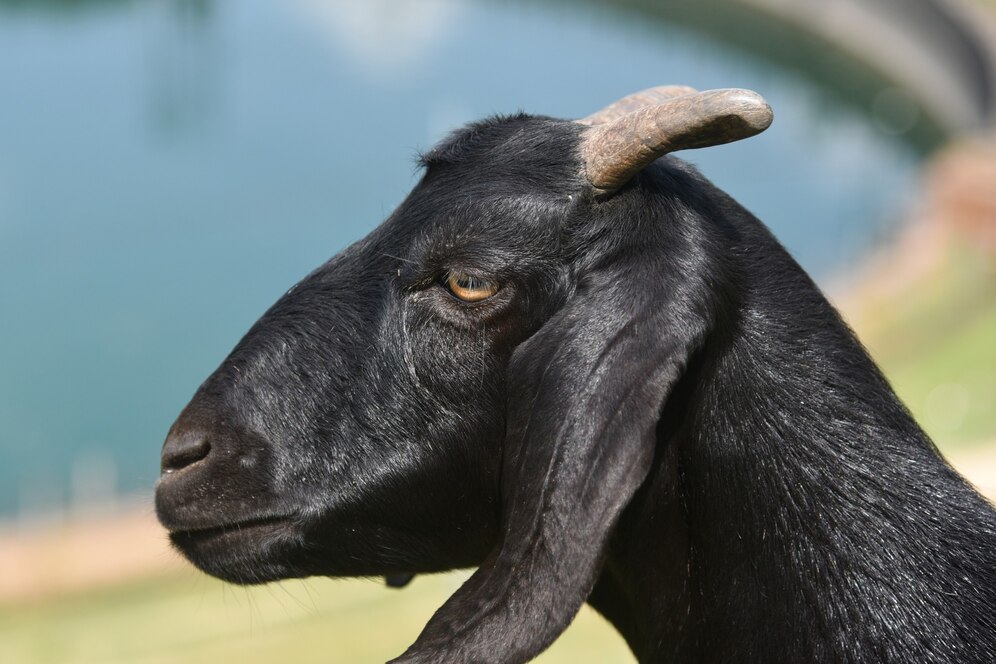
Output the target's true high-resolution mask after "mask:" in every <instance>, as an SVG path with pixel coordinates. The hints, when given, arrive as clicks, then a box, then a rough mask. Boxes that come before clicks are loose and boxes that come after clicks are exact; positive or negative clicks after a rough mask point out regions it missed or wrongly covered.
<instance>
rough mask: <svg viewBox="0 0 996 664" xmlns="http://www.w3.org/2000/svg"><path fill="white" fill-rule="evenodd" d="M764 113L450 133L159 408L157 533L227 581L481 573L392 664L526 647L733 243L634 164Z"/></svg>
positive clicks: (558, 595) (568, 603)
mask: <svg viewBox="0 0 996 664" xmlns="http://www.w3.org/2000/svg"><path fill="white" fill-rule="evenodd" d="M648 104H650V105H649V106H648ZM634 108H636V109H637V110H635V111H634V110H633V109H634ZM768 122H770V109H768V108H767V105H766V104H764V102H763V100H761V99H760V98H759V97H757V96H756V95H753V94H752V93H745V92H743V91H726V92H718V93H715V92H714V93H698V94H694V93H693V91H690V90H689V89H687V88H665V89H657V90H654V91H651V93H650V94H649V95H637V96H635V97H631V98H627V99H624V100H622V102H620V104H619V105H614V106H613V107H610V108H609V109H606V110H605V111H602V112H600V113H599V114H596V115H595V116H591V117H590V118H589V119H588V121H587V122H586V123H575V122H568V121H558V120H553V119H549V118H538V117H530V116H516V117H510V118H501V119H496V120H490V121H486V122H483V123H479V124H476V125H472V126H470V127H468V128H466V129H464V130H461V131H459V132H457V133H456V134H454V135H453V136H451V137H450V138H449V139H448V140H447V141H445V142H444V143H443V144H442V145H440V146H439V147H437V148H436V149H435V150H434V151H433V152H431V153H430V154H429V155H428V156H427V157H426V159H425V160H424V161H425V166H426V172H425V175H424V177H423V178H422V180H421V181H420V182H419V184H418V185H417V186H416V187H415V189H414V190H413V191H412V193H411V194H410V195H409V197H408V198H407V199H406V200H405V201H404V202H403V203H402V205H401V206H400V207H399V208H398V210H396V211H395V212H394V214H392V216H391V217H390V218H389V219H388V220H387V221H386V222H384V224H383V225H382V226H380V227H379V228H378V229H377V230H375V231H374V232H373V233H372V234H371V235H370V236H368V237H367V238H365V239H364V240H362V241H360V242H359V243H357V244H355V245H353V246H352V247H350V248H348V249H347V250H346V251H344V252H343V253H342V254H340V255H339V256H337V257H335V258H334V259H332V260H331V261H330V262H329V263H327V264H326V265H324V266H322V267H321V268H319V269H318V270H317V271H316V272H314V273H312V274H311V275H310V276H308V277H307V278H305V279H304V280H303V281H302V282H301V283H300V284H298V285H297V286H296V287H295V288H293V289H292V290H291V291H289V292H288V293H287V294H286V295H285V296H284V297H283V298H282V299H281V300H279V301H278V302H277V303H276V304H275V305H274V306H273V308H272V309H271V310H270V311H269V312H267V313H266V314H265V315H264V316H263V318H262V319H260V321H259V322H257V323H256V325H255V326H254V327H253V328H252V329H251V330H250V331H249V333H248V334H247V335H246V337H245V338H244V339H243V340H242V341H241V342H240V344H239V345H238V346H237V347H236V348H235V350H234V351H233V352H232V354H231V355H230V356H229V357H228V358H227V359H226V360H225V362H224V363H223V364H222V366H221V367H220V368H219V369H218V370H217V371H216V372H215V373H214V374H213V375H212V376H211V377H210V378H208V380H207V381H206V382H205V383H204V385H203V386H202V387H201V388H200V390H199V391H198V392H197V394H196V395H195V396H194V399H193V401H192V402H191V403H190V405H189V406H187V408H186V409H185V410H184V411H183V413H181V415H180V417H179V419H178V420H177V422H176V424H174V426H173V428H172V430H171V432H170V434H169V437H168V438H167V441H166V443H165V445H164V448H163V457H162V465H163V475H162V478H161V479H160V482H159V485H158V487H157V492H156V505H157V511H158V514H159V518H160V520H161V521H162V522H163V524H164V525H166V527H167V528H168V529H169V530H170V531H171V539H172V541H173V543H174V544H175V545H176V546H177V548H179V549H180V550H181V551H182V552H183V553H184V554H185V555H186V556H187V557H188V558H190V559H191V560H192V561H193V562H194V563H195V564H196V565H198V566H199V567H201V568H202V569H204V570H205V571H207V572H209V573H211V574H214V575H216V576H219V577H222V578H225V579H229V580H232V581H236V582H258V581H265V580H269V579H275V578H280V577H289V576H306V575H315V574H325V575H372V574H395V573H408V572H422V571H434V570H442V569H449V568H453V567H460V566H469V565H476V564H480V565H481V568H480V569H479V570H478V572H477V573H475V574H474V576H472V577H471V579H470V580H469V581H468V582H467V583H466V584H465V585H464V586H463V587H462V588H461V589H460V590H459V591H458V592H457V593H456V594H455V595H454V596H453V597H452V598H450V600H449V601H448V602H447V604H446V606H444V608H443V609H441V610H440V612H438V613H437V614H436V616H435V617H434V618H433V621H432V622H431V623H430V625H429V627H427V629H426V632H424V633H423V636H422V638H421V639H420V641H419V643H418V644H416V646H417V648H418V649H417V650H416V651H413V653H415V654H411V657H412V658H413V660H415V659H417V655H418V653H422V656H423V657H424V661H438V657H439V653H440V652H441V650H440V649H445V651H446V652H447V653H449V655H448V656H452V659H455V660H456V659H459V660H461V661H482V660H488V659H491V658H493V657H494V653H493V652H491V650H490V648H491V647H492V645H491V644H492V643H493V636H494V635H496V634H515V635H516V637H515V639H513V641H515V643H514V644H512V645H514V647H515V652H513V653H509V652H503V653H502V655H501V657H503V658H504V659H507V660H508V661H515V660H519V659H524V658H526V657H528V656H531V654H535V653H536V652H538V650H539V649H542V647H544V646H545V645H546V644H548V643H549V642H550V640H552V639H553V638H554V637H555V636H556V634H557V633H559V631H560V630H561V629H563V628H564V627H565V626H566V624H567V623H568V622H569V621H570V618H571V617H573V615H574V613H575V612H576V611H577V609H578V608H579V607H580V605H581V604H582V603H583V602H584V600H585V598H586V597H587V595H588V593H589V592H590V590H591V588H592V585H593V583H594V580H595V577H596V576H597V574H598V570H599V566H600V563H601V560H602V557H603V555H604V551H605V547H606V545H607V540H608V535H609V532H610V531H611V528H612V526H613V524H614V523H615V521H616V519H617V518H618V516H619V514H620V512H621V510H622V509H623V507H625V505H626V504H627V502H628V501H629V499H630V497H631V496H632V495H633V493H634V492H635V491H636V489H637V488H638V487H639V486H640V484H641V483H642V482H643V479H644V477H645V476H646V474H647V472H648V469H649V467H650V462H651V460H652V458H653V453H654V440H655V430H656V427H657V421H658V416H659V414H660V411H661V408H662V406H663V404H664V402H665V400H666V399H667V398H668V395H669V393H670V392H671V390H672V388H673V387H674V386H675V384H676V383H677V381H678V378H679V377H680V376H681V374H682V372H683V370H684V367H685V366H686V364H687V362H688V359H689V356H690V354H691V353H692V352H694V351H695V350H696V348H698V346H699V345H700V344H701V342H702V340H703V338H704V336H705V333H706V330H707V328H708V327H709V325H710V321H711V318H712V317H713V316H714V315H715V307H714V306H713V300H714V299H715V294H716V287H715V283H714V280H715V279H717V278H718V275H720V274H721V273H722V271H723V269H724V268H723V265H721V264H717V265H704V264H705V263H706V262H707V261H709V260H711V259H710V258H709V256H715V255H717V252H710V251H706V250H705V248H704V246H703V244H704V243H705V244H708V243H711V242H721V241H722V240H723V238H722V235H723V233H725V232H727V231H728V230H729V229H724V228H721V227H720V226H719V225H716V224H712V225H709V224H705V225H702V220H703V219H709V218H721V217H722V215H721V214H718V213H715V212H716V211H715V210H714V209H712V208H710V207H709V206H715V205H721V204H722V200H723V199H722V198H721V195H720V194H718V192H715V190H713V189H711V188H709V185H708V184H707V183H705V182H704V181H703V180H701V178H699V177H698V176H697V175H696V174H694V172H692V171H691V170H690V169H688V168H687V167H685V166H682V165H681V164H680V163H678V162H670V163H668V164H658V165H656V166H653V167H650V165H651V164H653V163H654V161H655V160H656V159H657V158H658V157H660V156H661V155H662V154H663V153H665V152H667V151H669V150H673V149H679V148H681V147H703V146H706V145H711V144H715V143H721V142H727V141H730V140H735V139H736V138H743V137H745V136H747V135H751V134H753V133H757V132H758V131H760V130H762V129H764V128H765V127H766V126H767V123H768ZM585 124H587V125H590V126H585ZM648 136H649V137H650V139H653V140H648ZM606 155H610V157H611V158H606ZM647 167H650V168H647ZM644 169H646V172H643V171H644ZM634 178H635V179H637V180H639V181H641V185H640V186H634V187H626V186H625V185H626V183H627V182H629V181H630V180H633V179H634ZM644 179H646V181H647V182H648V183H650V186H642V180H644ZM617 192H618V193H617ZM660 210H668V211H669V212H670V216H671V217H673V218H672V219H669V223H668V224H661V223H660ZM693 227H694V228H693ZM711 280H712V281H711ZM551 584H553V585H551ZM526 626H528V628H527V627H526ZM454 633H459V634H460V635H461V636H460V643H461V644H462V645H457V644H456V643H455V642H454V641H453V638H452V637H453V634H454ZM505 645H506V646H509V644H508V643H506V644H505ZM458 650H459V654H458V655H457V654H454V653H457V651H458Z"/></svg>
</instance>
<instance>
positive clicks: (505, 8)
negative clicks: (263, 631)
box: [0, 0, 929, 513]
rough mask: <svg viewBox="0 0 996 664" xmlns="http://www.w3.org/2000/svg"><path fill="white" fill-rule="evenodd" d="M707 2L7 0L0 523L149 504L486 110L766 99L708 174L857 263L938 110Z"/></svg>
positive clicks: (573, 112) (813, 261) (798, 242)
mask: <svg viewBox="0 0 996 664" xmlns="http://www.w3.org/2000/svg"><path fill="white" fill-rule="evenodd" d="M613 5H619V6H620V7H623V8H624V9H625V11H620V9H619V7H613ZM665 5H666V6H667V8H669V11H671V10H674V11H673V12H672V13H662V11H663V10H661V9H659V7H663V6H665ZM679 6H680V12H679V11H678V10H677V8H678V7H679ZM699 6H701V7H706V8H708V7H711V6H712V5H706V4H703V5H699V4H697V3H650V2H645V3H642V4H640V3H631V2H626V3H623V2H618V3H610V2H606V3H592V4H584V5H580V6H576V5H575V4H574V3H570V4H567V3H563V2H558V1H550V2H547V3H544V4H536V3H525V2H521V3H515V4H509V3H506V2H486V1H484V2H472V1H470V0H465V1H463V2H457V1H456V0H431V1H430V2H423V3H417V4H415V3H391V2H387V1H386V0H378V1H377V2H356V3H322V2H318V0H294V1H293V2H283V3H281V2H272V1H271V2H266V1H263V0H228V1H227V2H223V1H216V2H210V1H208V0H178V1H176V2H166V1H161V2H154V1H150V2H135V1H128V0H118V1H117V2H114V1H112V0H103V1H98V2H89V3H84V2H71V1H68V0H67V1H66V2H58V1H49V2H27V1H20V2H19V1H15V0H0V92H2V94H3V95H4V97H5V99H6V100H8V102H7V103H4V104H2V105H0V312H3V313H2V314H0V315H2V316H3V320H2V322H3V328H2V329H3V332H2V334H3V343H2V344H0V367H3V371H2V373H0V512H3V513H11V512H13V511H17V510H22V511H32V512H34V511H37V510H40V509H46V508H50V507H52V506H60V505H66V504H67V502H68V501H69V500H70V499H71V497H72V495H73V494H75V495H76V496H78V499H79V500H81V501H92V500H98V499H101V498H100V497H101V496H105V495H106V493H107V490H108V487H110V488H111V489H112V490H113V489H115V488H117V489H120V490H122V491H134V490H136V489H143V488H147V487H148V486H150V485H151V483H152V481H153V480H154V478H155V475H156V469H157V452H158V446H159V443H160V441H161V439H162V437H163V435H164V433H165V430H166V428H167V427H168V425H169V423H170V421H171V420H172V418H173V417H174V416H175V414H176V413H177V412H178V410H179V409H180V408H181V407H182V405H183V403H184V402H185V401H186V399H187V398H188V397H189V395H190V394H191V392H192V391H193V390H194V389H195V388H196V386H197V383H198V381H200V380H201V379H202V378H203V377H205V376H206V375H207V374H208V373H209V372H210V370H211V369H212V368H213V367H214V366H215V365H216V364H217V363H218V362H220V361H221V359H222V358H223V357H224V354H225V353H226V352H227V351H228V349H229V348H231V346H232V345H233V344H234V342H235V341H236V340H237V339H238V337H239V335H240V334H241V333H242V332H243V331H244V330H245V329H246V328H247V327H248V326H249V324H250V323H251V322H252V321H253V320H254V319H255V317H257V316H258V315H259V314H260V313H261V312H262V311H263V310H264V309H265V307H266V306H268V305H269V304H270V303H271V302H272V301H273V300H274V299H275V298H276V297H277V296H279V294H280V293H281V292H282V291H283V290H284V289H285V288H287V287H288V286H289V285H290V284H292V283H293V282H294V281H296V280H297V279H298V278H299V277H300V276H302V275H303V274H304V273H306V272H308V271H309V270H310V269H311V268H313V267H314V266H315V265H317V264H319V263H320V262H321V261H323V260H324V259H325V258H327V257H328V256H329V255H331V254H333V253H335V252H336V251H337V250H338V249H340V248H341V247H343V246H344V245H345V244H346V243H348V242H349V241H351V240H354V239H356V238H358V237H360V236H362V235H363V234H365V233H366V232H367V231H368V230H369V229H370V228H372V227H373V226H374V225H375V224H376V223H377V222H378V221H379V220H380V219H382V218H383V217H384V216H385V215H386V214H387V213H388V212H389V211H390V209H391V208H393V207H394V206H395V205H396V204H397V203H398V202H399V201H400V199H401V197H402V196H403V195H404V194H405V192H406V191H407V190H408V189H409V188H410V187H411V184H412V182H413V177H414V175H413V164H412V157H413V155H414V153H415V151H416V149H418V148H427V147H429V146H430V145H431V144H432V142H434V141H435V140H437V139H438V138H439V137H440V136H442V135H443V134H444V133H445V132H446V131H448V130H449V129H451V128H452V127H454V126H456V125H458V124H460V123H462V122H465V121H467V120H470V119H473V118H476V117H481V116H483V115H487V114H489V113H493V112H499V111H500V112H513V111H515V110H517V109H519V108H523V109H527V110H530V111H533V112H538V113H546V114H551V115H557V116H562V117H578V116H582V115H585V114H587V113H589V112H590V111H592V110H593V109H596V108H598V107H600V106H602V105H603V104H605V103H606V102H608V101H611V100H612V99H615V98H617V97H619V96H621V95H623V94H626V93H628V92H632V91H634V90H637V89H640V88H643V87H646V86H648V85H654V84H659V83H663V82H682V83H688V84H691V85H694V86H696V87H699V88H710V87H724V86H730V85H737V86H743V87H752V88H755V89H758V90H760V91H761V92H762V93H763V94H765V95H766V96H767V97H768V98H769V99H770V100H771V101H772V103H773V105H774V107H775V109H776V115H777V120H776V123H775V125H774V127H773V128H772V129H771V130H770V131H769V132H768V133H766V134H764V135H762V136H761V137H758V138H757V139H754V140H751V141H747V142H745V143H742V144H736V145H730V146H726V147H724V148H722V149H717V150H715V151H711V152H708V151H707V152H701V153H690V154H688V155H687V157H688V158H690V159H691V160H693V161H694V162H695V163H697V164H698V165H699V166H700V167H701V168H702V170H703V171H704V172H705V173H706V174H707V175H708V176H709V177H711V178H712V179H714V180H715V181H716V182H717V183H718V184H719V185H720V186H722V187H724V188H725V189H727V190H728V191H730V193H731V194H733V195H734V196H736V197H737V198H739V199H740V200H741V201H742V202H744V203H745V204H746V205H747V206H748V207H750V208H751V209H752V210H753V211H755V212H756V213H757V214H759V216H761V217H762V218H763V219H765V220H766V221H767V222H768V223H769V225H771V226H772V227H773V229H774V230H775V232H776V234H778V235H779V237H780V238H781V239H782V240H783V241H784V242H786V244H787V245H788V246H789V248H790V249H791V250H792V251H793V252H794V253H795V254H796V255H797V256H798V257H799V258H800V260H801V261H802V262H803V263H804V264H805V265H807V266H808V267H809V268H810V269H812V270H814V271H815V272H817V273H819V274H827V273H829V272H830V271H832V270H834V269H839V268H840V267H841V266H842V265H846V264H847V263H848V262H849V261H854V260H857V258H858V257H859V256H860V255H861V253H862V251H863V250H865V249H866V248H867V247H868V246H869V245H870V244H872V243H874V241H875V238H876V237H877V236H878V235H880V234H882V233H888V232H889V226H890V223H891V222H892V221H893V220H894V219H895V218H896V217H897V210H898V209H899V206H900V205H901V202H902V200H903V198H904V196H905V194H906V192H907V191H908V190H909V187H910V186H911V183H912V177H913V174H914V173H915V170H916V165H917V162H918V159H919V156H920V153H921V150H922V149H923V148H924V145H925V143H924V141H923V140H921V139H920V138H916V137H917V136H920V135H921V134H922V133H923V132H924V131H927V130H925V129H924V127H926V126H927V125H926V124H925V122H924V119H923V116H922V114H911V111H910V109H909V108H908V107H907V106H904V104H905V103H906V102H904V100H903V99H902V98H899V97H894V96H889V95H890V94H891V93H882V94H885V95H886V96H885V97H876V95H875V94H868V93H866V92H864V91H862V90H863V88H862V89H860V90H859V88H860V86H858V87H855V88H854V89H855V90H856V92H855V95H856V96H855V97H853V98H852V97H849V96H848V95H846V94H841V93H840V87H841V86H840V84H837V85H836V86H828V85H825V84H823V83H822V82H821V76H822V74H820V73H819V71H817V72H815V73H814V71H813V68H814V67H815V68H816V69H819V66H818V64H817V65H814V64H812V62H816V63H819V62H823V61H824V60H830V59H832V60H834V61H835V62H836V56H830V55H826V54H825V53H824V52H822V51H819V50H818V49H814V54H813V59H809V60H807V59H806V58H799V65H798V68H795V69H793V68H791V67H789V68H786V67H783V66H780V65H775V64H773V62H774V61H773V60H772V59H771V58H769V57H767V56H766V55H764V54H763V53H761V54H759V53H757V52H754V51H750V50H744V49H745V48H746V46H745V45H744V44H741V43H738V42H737V40H735V39H732V38H728V36H727V34H726V33H724V32H722V31H720V32H717V33H716V34H719V35H722V36H721V37H719V38H716V37H709V36H704V35H703V34H702V33H701V32H699V30H703V29H708V30H713V29H714V26H715V25H716V24H717V22H726V21H728V17H720V16H718V15H713V14H711V13H710V12H709V11H702V13H701V14H697V13H696V12H697V11H698V10H696V9H695V7H699ZM634 7H635V9H634ZM416 8H417V9H416ZM679 14H680V18H681V20H677V18H676V17H678V15H679ZM744 20H746V19H744ZM752 20H755V21H756V20H759V19H757V17H756V16H755V17H754V19H752ZM724 24H725V23H724ZM749 28H751V26H750V25H746V26H745V25H741V29H749ZM715 29H716V30H719V28H718V27H715ZM776 34H777V31H776ZM796 41H798V39H797V38H796ZM768 48H771V49H777V48H778V44H777V40H774V41H773V43H771V44H768ZM842 62H843V64H841V65H840V66H841V67H847V68H856V67H857V65H856V64H855V63H853V62H849V61H842ZM834 66H835V67H836V66H837V65H834ZM821 71H822V70H821ZM826 71H827V72H829V71H830V68H828V69H826ZM841 71H844V72H845V73H844V74H843V75H842V74H841ZM828 75H829V74H828ZM834 76H835V77H840V76H843V79H844V86H845V87H847V86H850V85H851V84H852V83H854V81H859V80H866V81H875V82H874V85H873V84H872V83H869V88H868V89H869V90H871V89H874V90H876V91H878V90H881V89H883V87H884V85H885V84H884V83H883V82H882V81H880V80H878V79H875V77H874V76H871V75H869V74H867V73H860V74H859V73H854V74H853V75H852V74H851V73H850V69H846V70H840V69H837V70H836V73H835V74H834ZM855 98H860V100H861V101H860V103H855V102H854V99H855ZM876 99H877V101H875V100H876ZM868 109H878V110H873V111H869V110H868ZM897 109H898V110H897ZM904 109H905V110H904ZM903 113H907V115H908V116H909V117H906V120H905V121H903V122H899V123H898V124H897V123H896V120H895V118H897V117H899V118H900V119H901V118H902V117H903ZM875 118H879V120H877V121H876V120H875ZM911 123H912V125H911ZM880 125H881V126H880ZM907 127H908V128H909V130H908V131H903V130H904V129H906V128H907ZM894 132H899V135H900V137H899V138H897V136H896V135H893V134H894ZM928 133H929V132H928ZM911 136H913V137H914V138H910V137H911ZM101 487H104V488H101Z"/></svg>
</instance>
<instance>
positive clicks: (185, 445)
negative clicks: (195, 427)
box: [162, 430, 211, 473]
mask: <svg viewBox="0 0 996 664" xmlns="http://www.w3.org/2000/svg"><path fill="white" fill-rule="evenodd" d="M210 451H211V443H210V442H208V438H207V436H206V435H205V434H203V433H201V432H199V431H184V430H180V431H174V432H173V433H171V434H170V435H169V437H168V438H167V439H166V443H165V444H164V445H163V454H162V472H164V473H171V472H173V471H175V470H180V469H182V468H186V467H187V466H191V465H193V464H195V463H197V462H198V461H200V460H202V459H204V458H206V457H207V455H208V453H209V452H210Z"/></svg>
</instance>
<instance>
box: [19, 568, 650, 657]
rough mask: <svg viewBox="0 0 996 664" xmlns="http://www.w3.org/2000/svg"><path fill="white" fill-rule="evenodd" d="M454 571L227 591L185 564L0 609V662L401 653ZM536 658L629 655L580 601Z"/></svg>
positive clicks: (455, 580)
mask: <svg viewBox="0 0 996 664" xmlns="http://www.w3.org/2000/svg"><path fill="white" fill-rule="evenodd" d="M464 578H466V573H458V574H445V575H436V576H430V577H420V578H416V579H415V580H414V581H413V582H412V584H411V585H410V586H408V588H405V589H403V590H393V589H389V588H386V587H384V586H383V584H379V583H376V582H373V581H365V580H352V581H344V580H329V579H312V580H309V581H306V582H302V581H290V582H284V583H281V584H275V585H270V586H264V587H257V588H238V587H233V586H230V585H226V584H223V583H221V582H219V581H216V580H213V579H210V578H208V577H206V576H204V575H201V574H197V573H195V572H189V573H184V574H180V575H174V576H170V577H165V578H157V579H153V580H148V581H143V582H139V583H132V584H128V585H125V586H121V587H118V588H114V589H109V590H101V591H98V592H90V593H85V594H81V595H77V596H71V597H62V598H56V599H53V600H50V601H42V602H38V603H34V604H29V605H23V604H22V605H20V606H7V607H2V608H0V662H4V663H5V664H22V663H23V664H28V663H38V664H43V663H49V662H51V663H55V662H58V663H60V664H63V663H64V664H69V663H79V664H83V663H94V664H96V663H100V664H119V663H125V662H128V663H135V664H137V663H143V664H153V663H155V664H166V663H168V662H184V663H185V664H200V663H203V664H218V662H240V664H256V663H259V664H263V663H268V662H276V661H281V662H295V663H302V664H307V663H310V662H323V663H325V664H336V663H347V662H348V663H350V664H362V663H363V662H383V661H386V660H387V659H389V658H391V657H393V656H396V655H398V654H400V653H401V652H403V651H404V649H405V648H406V647H407V646H408V645H410V644H411V643H412V642H413V641H414V640H415V638H416V637H417V636H418V633H419V631H420V630H421V628H422V627H423V626H424V624H425V622H426V621H427V620H428V619H429V616H431V615H432V612H433V611H434V610H435V609H436V608H438V607H439V606H440V605H441V604H442V603H443V602H444V601H445V599H446V598H447V597H448V596H449V595H450V594H451V593H452V592H453V591H454V590H455V589H456V588H457V587H458V586H459V584H460V582H461V581H462V580H463V579H464ZM537 661H539V662H545V663H546V664H554V663H556V662H572V663H574V662H589V661H590V662H632V661H633V657H632V655H630V654H629V651H628V649H627V648H626V645H625V643H624V642H623V641H622V639H621V638H620V637H619V636H618V635H617V634H616V633H615V631H614V630H613V629H612V628H611V627H610V626H609V625H608V623H606V622H605V621H604V620H603V619H602V618H601V617H600V616H598V615H597V614H595V613H594V612H593V611H592V610H591V609H589V608H587V607H585V608H584V609H583V611H582V613H581V615H580V616H579V617H578V618H577V620H576V621H575V624H574V625H573V626H572V627H571V628H570V629H569V630H568V631H567V633H566V634H564V635H563V636H562V637H561V638H560V639H559V640H558V641H557V642H556V643H555V644H554V646H553V647H552V648H551V649H550V650H549V651H547V653H545V654H544V655H543V656H542V657H541V658H540V659H538V660H537Z"/></svg>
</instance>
